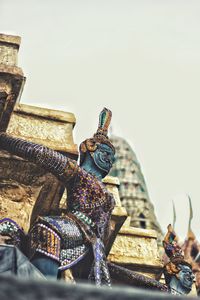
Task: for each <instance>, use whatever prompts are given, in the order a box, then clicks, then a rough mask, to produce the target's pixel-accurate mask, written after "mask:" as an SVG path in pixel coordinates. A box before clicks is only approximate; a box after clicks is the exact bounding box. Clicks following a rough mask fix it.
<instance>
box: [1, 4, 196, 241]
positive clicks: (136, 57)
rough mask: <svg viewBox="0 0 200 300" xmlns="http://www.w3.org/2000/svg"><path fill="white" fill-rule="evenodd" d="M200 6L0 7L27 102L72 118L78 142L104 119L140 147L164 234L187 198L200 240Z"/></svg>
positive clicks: (182, 222)
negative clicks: (105, 114) (17, 44)
mask: <svg viewBox="0 0 200 300" xmlns="http://www.w3.org/2000/svg"><path fill="white" fill-rule="evenodd" d="M199 16H200V1H199V0H196V1H195V0H187V1H186V0H185V1H184V0H180V1H178V0H137V1H136V0H135V1H134V0H130V1H128V0H121V1H120V0H119V1H118V0H105V1H104V0H98V1H97V0H90V1H89V0H88V1H86V0H79V1H78V0H68V1H67V0H57V1H55V0H54V1H53V0H43V1H41V0H29V1H27V0H0V32H2V33H10V34H17V35H20V36H21V37H22V43H21V48H20V53H19V66H20V67H22V69H23V71H24V73H25V75H26V77H27V82H26V85H25V90H24V93H23V95H22V99H21V102H22V103H27V104H32V105H36V106H44V107H50V108H55V109H61V110H65V111H70V112H73V113H74V114H75V116H76V118H77V124H76V128H75V130H74V138H75V142H76V143H78V144H79V143H80V142H81V141H82V140H83V139H85V138H86V137H90V136H91V135H92V134H93V132H94V130H96V127H97V123H98V114H99V112H100V111H101V109H102V108H103V107H104V106H106V107H108V108H110V109H111V110H112V112H113V120H112V127H113V130H114V134H116V135H119V136H122V137H124V138H125V139H126V140H128V141H129V143H130V144H131V145H132V146H133V149H134V151H135V152H136V155H137V157H138V159H139V162H140V164H141V166H142V170H143V173H144V176H145V179H146V182H147V187H148V190H149V194H150V197H151V200H152V203H153V204H154V206H155V210H156V214H157V217H158V220H159V222H160V224H161V226H162V228H163V230H164V231H165V228H166V226H167V224H168V223H170V222H172V199H173V200H174V202H175V206H176V210H177V222H176V231H177V234H178V235H179V236H181V237H182V238H184V236H185V235H186V232H187V224H188V214H189V207H188V200H187V198H186V196H185V194H186V193H188V194H190V196H191V198H192V202H193V209H194V218H193V222H192V227H193V230H194V232H195V234H196V235H197V236H198V237H199V238H200V228H199V215H200V179H199V170H200V141H199V129H198V128H199V127H200V118H199V113H200V104H199V98H200V84H199V81H200V17H199Z"/></svg>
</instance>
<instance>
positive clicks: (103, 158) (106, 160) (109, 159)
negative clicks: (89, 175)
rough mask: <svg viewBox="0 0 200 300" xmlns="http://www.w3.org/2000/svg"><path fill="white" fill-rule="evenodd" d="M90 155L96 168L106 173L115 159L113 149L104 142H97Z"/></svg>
mask: <svg viewBox="0 0 200 300" xmlns="http://www.w3.org/2000/svg"><path fill="white" fill-rule="evenodd" d="M92 157H93V160H94V163H95V165H96V166H97V167H98V169H100V170H101V171H103V172H105V173H106V174H108V173H109V171H110V169H111V167H112V164H113V163H114V161H115V154H114V151H113V149H112V148H111V147H109V146H108V145H106V144H99V145H98V146H97V149H96V150H95V151H94V152H93V155H92Z"/></svg>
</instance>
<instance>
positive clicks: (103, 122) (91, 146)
mask: <svg viewBox="0 0 200 300" xmlns="http://www.w3.org/2000/svg"><path fill="white" fill-rule="evenodd" d="M111 118H112V112H111V111H110V110H109V109H107V108H105V107H104V109H103V110H102V111H101V113H100V115H99V124H98V128H97V131H96V133H95V134H94V135H93V137H92V138H89V139H86V140H85V141H83V142H82V143H81V144H80V154H81V156H80V163H82V162H83V160H84V157H85V154H86V152H87V151H89V152H94V151H95V150H96V149H97V146H98V144H106V145H108V146H109V147H111V148H112V149H113V151H114V152H115V148H114V146H113V144H112V143H111V142H110V140H109V138H108V127H109V125H110V121H111Z"/></svg>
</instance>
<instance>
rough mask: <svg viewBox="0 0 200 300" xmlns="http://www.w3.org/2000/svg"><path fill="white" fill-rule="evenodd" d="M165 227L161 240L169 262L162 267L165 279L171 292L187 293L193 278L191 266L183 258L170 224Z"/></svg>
mask: <svg viewBox="0 0 200 300" xmlns="http://www.w3.org/2000/svg"><path fill="white" fill-rule="evenodd" d="M167 228H168V232H167V234H166V236H165V238H164V241H163V246H164V249H165V253H166V254H167V256H168V257H169V262H168V263H167V264H166V265H165V269H164V275H165V281H166V284H167V285H168V287H169V290H170V292H171V294H177V295H183V294H188V293H189V292H190V291H191V289H192V284H193V280H194V275H193V272H192V267H191V265H190V264H189V263H188V262H187V261H185V260H184V255H183V252H182V250H181V247H180V246H179V245H178V241H177V236H176V234H175V232H174V230H173V228H172V226H171V224H169V225H168V227H167Z"/></svg>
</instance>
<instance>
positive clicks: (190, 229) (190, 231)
mask: <svg viewBox="0 0 200 300" xmlns="http://www.w3.org/2000/svg"><path fill="white" fill-rule="evenodd" d="M187 196H188V200H189V207H190V216H189V222H188V233H187V238H188V240H189V239H190V240H195V239H196V236H195V234H194V233H193V231H192V228H191V223H192V219H193V208H192V200H191V198H190V196H189V195H187Z"/></svg>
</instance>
